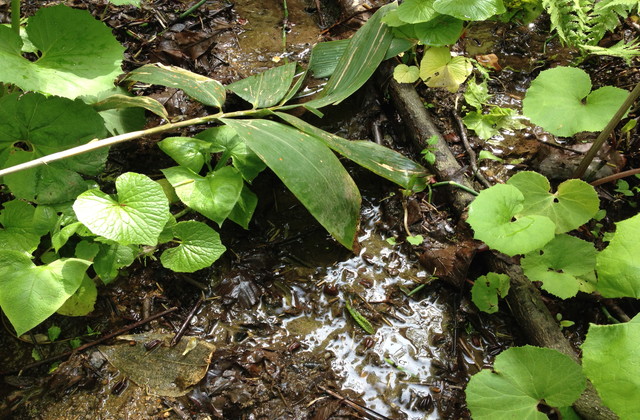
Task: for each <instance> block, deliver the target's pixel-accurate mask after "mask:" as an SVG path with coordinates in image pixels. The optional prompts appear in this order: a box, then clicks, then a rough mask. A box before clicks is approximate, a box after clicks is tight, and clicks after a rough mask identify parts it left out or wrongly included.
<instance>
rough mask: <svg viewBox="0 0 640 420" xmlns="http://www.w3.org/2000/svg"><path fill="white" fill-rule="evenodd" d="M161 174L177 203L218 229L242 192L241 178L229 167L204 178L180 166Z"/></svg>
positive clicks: (163, 171)
mask: <svg viewBox="0 0 640 420" xmlns="http://www.w3.org/2000/svg"><path fill="white" fill-rule="evenodd" d="M162 173H163V174H164V176H166V177H167V180H168V181H169V183H170V184H171V185H172V186H173V188H175V190H176V194H177V195H178V197H180V201H182V202H183V203H184V204H185V205H187V206H189V207H191V208H192V209H194V210H196V211H197V212H199V213H201V214H202V215H204V216H206V217H208V218H209V219H211V220H213V221H214V222H216V223H217V224H218V225H222V222H224V221H225V219H226V218H227V217H228V216H229V213H231V210H233V207H234V206H235V205H236V203H237V202H238V199H239V198H240V193H241V192H242V186H243V180H242V176H241V175H240V173H238V171H237V170H235V169H234V168H232V167H230V166H225V167H222V168H220V169H218V170H217V171H214V172H209V173H208V174H207V176H206V177H202V176H200V175H198V174H196V173H195V172H193V171H191V170H189V169H187V168H183V167H181V166H175V167H173V168H167V169H163V170H162Z"/></svg>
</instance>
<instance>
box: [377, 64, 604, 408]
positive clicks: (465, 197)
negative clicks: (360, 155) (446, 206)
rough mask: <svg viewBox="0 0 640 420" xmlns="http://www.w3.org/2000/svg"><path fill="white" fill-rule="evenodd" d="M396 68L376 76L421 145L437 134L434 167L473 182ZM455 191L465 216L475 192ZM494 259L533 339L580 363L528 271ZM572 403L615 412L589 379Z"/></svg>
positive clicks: (459, 211)
mask: <svg viewBox="0 0 640 420" xmlns="http://www.w3.org/2000/svg"><path fill="white" fill-rule="evenodd" d="M392 71H393V70H392V68H391V66H390V65H389V64H388V63H387V65H384V64H383V65H382V66H381V67H380V69H379V70H378V74H377V80H378V83H379V84H382V85H383V86H385V87H386V89H388V92H389V96H390V97H391V100H392V102H393V104H394V106H395V108H396V109H397V110H398V112H399V113H400V116H401V118H402V121H403V123H404V126H405V127H407V129H408V133H409V135H410V137H411V140H412V141H413V143H414V145H415V146H416V147H418V148H419V149H423V148H425V147H426V140H427V139H428V138H430V137H431V136H433V135H435V136H437V137H438V143H437V144H436V145H435V149H436V150H435V152H434V154H435V155H436V160H435V163H434V164H433V165H432V166H431V168H430V169H431V170H432V171H433V172H434V173H435V175H436V176H437V178H438V179H443V180H452V181H456V182H458V183H460V184H463V185H466V186H469V187H470V184H469V181H468V180H467V179H466V178H464V177H463V175H462V172H463V170H462V167H461V166H460V164H459V163H458V162H457V161H456V159H455V157H454V156H453V154H452V153H451V151H450V150H449V147H448V145H447V144H446V142H445V141H444V139H443V137H442V135H441V134H440V133H439V131H438V129H437V128H436V126H435V124H434V123H433V121H432V120H431V117H430V116H429V114H428V112H427V110H426V109H425V108H424V105H423V103H422V100H421V99H420V97H419V96H418V94H417V92H416V91H415V89H414V88H413V86H412V85H410V84H400V83H398V82H396V81H395V80H394V79H393V77H391V74H392ZM451 192H452V194H453V197H452V203H451V204H452V206H453V209H454V210H455V212H456V213H457V214H458V215H459V217H461V218H463V217H465V212H466V207H467V205H468V204H469V203H470V202H471V201H472V200H473V195H471V194H469V193H468V192H466V191H464V190H461V189H454V190H452V191H451ZM505 260H506V261H508V262H506V261H505ZM490 265H491V266H492V269H493V270H494V271H497V272H502V273H506V274H508V275H509V276H510V277H511V288H510V290H509V295H508V296H507V303H508V304H509V307H510V308H511V312H512V314H513V316H514V317H515V319H516V321H517V322H518V325H520V327H521V328H522V329H523V331H524V333H525V334H526V336H527V337H528V339H529V341H530V342H531V343H532V344H535V345H538V346H543V347H549V348H552V349H556V350H558V351H560V352H562V353H564V354H566V355H568V356H570V357H571V358H573V359H574V360H575V361H577V362H578V363H580V359H579V357H578V355H577V354H576V351H575V350H574V349H573V347H572V346H571V343H569V341H568V340H567V339H566V338H565V336H564V335H563V334H562V331H561V329H560V326H559V325H558V323H557V322H556V320H555V319H554V318H553V316H552V315H551V313H550V312H549V310H548V309H547V307H546V306H545V305H544V303H543V302H542V300H541V297H540V292H539V291H538V289H536V288H535V287H534V285H533V284H532V283H531V282H530V281H529V280H528V279H527V278H526V277H525V276H524V274H523V273H522V269H521V268H520V266H519V265H518V264H517V263H515V262H514V261H513V260H510V259H508V258H506V257H504V256H501V255H499V254H497V253H496V254H493V255H492V256H491V257H490ZM573 407H574V409H575V410H576V411H577V412H578V414H580V415H581V416H582V417H583V418H585V419H602V420H613V419H616V418H617V416H616V415H615V414H614V413H613V412H611V411H610V410H609V409H608V408H606V407H605V406H604V405H603V404H602V401H601V400H600V397H599V396H598V395H597V393H596V392H595V390H594V388H593V386H592V385H591V383H588V387H587V390H586V391H585V392H584V393H583V394H582V395H581V396H580V398H579V399H578V400H577V401H576V402H575V403H574V405H573Z"/></svg>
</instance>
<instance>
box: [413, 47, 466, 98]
mask: <svg viewBox="0 0 640 420" xmlns="http://www.w3.org/2000/svg"><path fill="white" fill-rule="evenodd" d="M472 70H473V65H471V62H470V61H469V60H468V59H467V58H465V57H451V53H450V52H449V49H448V48H446V47H431V48H429V49H428V50H427V51H426V52H425V53H424V56H423V57H422V61H421V62H420V78H421V79H422V80H424V81H425V83H426V84H427V86H429V87H441V88H446V89H447V90H448V91H449V92H456V91H457V90H458V88H459V87H460V85H461V84H462V83H463V82H464V81H465V80H467V77H469V75H470V74H471V71H472Z"/></svg>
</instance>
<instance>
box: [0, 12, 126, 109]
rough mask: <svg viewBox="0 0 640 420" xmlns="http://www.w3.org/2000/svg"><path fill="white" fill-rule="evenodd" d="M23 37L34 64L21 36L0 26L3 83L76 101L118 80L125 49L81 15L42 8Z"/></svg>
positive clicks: (97, 23)
mask: <svg viewBox="0 0 640 420" xmlns="http://www.w3.org/2000/svg"><path fill="white" fill-rule="evenodd" d="M26 35H27V37H28V39H29V41H30V42H31V44H32V45H33V46H34V47H35V49H36V50H37V55H38V59H37V60H36V61H30V60H28V59H26V58H24V57H23V56H22V47H23V41H22V39H21V38H20V36H18V35H17V34H16V33H14V32H13V31H12V30H11V28H9V27H6V26H2V25H0V45H2V48H0V61H2V66H0V81H1V82H4V83H11V84H14V85H16V86H18V87H20V88H21V89H23V90H25V91H35V92H43V93H48V94H53V95H58V96H64V97H66V98H71V99H74V98H77V97H78V96H80V95H86V94H95V93H98V92H100V91H103V90H107V89H110V88H112V87H113V81H114V80H115V79H116V77H118V76H119V75H120V72H121V70H120V64H121V63H122V57H123V52H124V48H123V47H122V46H121V45H120V44H119V43H118V41H116V39H115V38H114V37H113V35H112V34H111V30H110V29H109V28H107V26H106V25H104V24H103V23H102V22H100V21H97V20H95V19H94V18H93V17H92V16H91V15H90V14H89V13H88V12H86V11H84V10H75V9H72V8H70V7H66V6H63V5H58V6H53V7H46V8H41V9H40V10H38V12H37V13H36V14H35V15H34V16H33V17H31V18H30V19H29V21H28V23H27V28H26Z"/></svg>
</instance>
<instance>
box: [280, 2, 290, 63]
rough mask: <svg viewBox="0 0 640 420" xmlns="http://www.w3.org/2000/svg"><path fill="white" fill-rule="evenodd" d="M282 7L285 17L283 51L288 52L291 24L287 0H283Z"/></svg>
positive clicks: (283, 21) (283, 22)
mask: <svg viewBox="0 0 640 420" xmlns="http://www.w3.org/2000/svg"><path fill="white" fill-rule="evenodd" d="M282 7H283V8H284V19H283V20H282V52H287V25H289V8H288V7H287V0H282Z"/></svg>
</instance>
